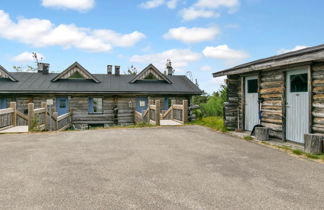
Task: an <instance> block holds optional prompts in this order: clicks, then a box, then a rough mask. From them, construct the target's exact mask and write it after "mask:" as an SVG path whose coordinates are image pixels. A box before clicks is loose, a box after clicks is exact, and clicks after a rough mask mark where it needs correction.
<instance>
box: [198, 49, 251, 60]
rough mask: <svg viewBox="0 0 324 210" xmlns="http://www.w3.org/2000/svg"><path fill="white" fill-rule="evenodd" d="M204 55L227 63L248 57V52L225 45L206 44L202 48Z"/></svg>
mask: <svg viewBox="0 0 324 210" xmlns="http://www.w3.org/2000/svg"><path fill="white" fill-rule="evenodd" d="M203 54H204V56H206V57H209V58H214V59H219V60H222V61H225V63H227V64H237V63H239V62H241V61H243V60H245V59H246V58H248V57H249V54H248V53H246V52H244V51H240V50H234V49H231V48H229V47H228V46H227V45H219V46H207V47H205V49H204V50H203Z"/></svg>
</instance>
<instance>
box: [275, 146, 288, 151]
mask: <svg viewBox="0 0 324 210" xmlns="http://www.w3.org/2000/svg"><path fill="white" fill-rule="evenodd" d="M278 148H279V149H283V150H286V151H288V150H291V148H290V147H288V146H278Z"/></svg>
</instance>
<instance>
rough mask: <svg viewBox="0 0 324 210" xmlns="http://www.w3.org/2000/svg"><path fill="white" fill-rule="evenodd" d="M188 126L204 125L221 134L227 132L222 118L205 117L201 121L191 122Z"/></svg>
mask: <svg viewBox="0 0 324 210" xmlns="http://www.w3.org/2000/svg"><path fill="white" fill-rule="evenodd" d="M188 125H202V126H206V127H209V128H212V129H214V130H217V131H221V132H226V131H227V130H226V128H225V125H224V120H223V118H222V117H204V118H202V119H200V120H196V121H194V122H190V123H188Z"/></svg>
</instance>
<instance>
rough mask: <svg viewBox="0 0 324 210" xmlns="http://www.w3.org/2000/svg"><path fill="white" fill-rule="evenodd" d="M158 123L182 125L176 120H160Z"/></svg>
mask: <svg viewBox="0 0 324 210" xmlns="http://www.w3.org/2000/svg"><path fill="white" fill-rule="evenodd" d="M160 125H182V123H179V122H176V121H174V120H160Z"/></svg>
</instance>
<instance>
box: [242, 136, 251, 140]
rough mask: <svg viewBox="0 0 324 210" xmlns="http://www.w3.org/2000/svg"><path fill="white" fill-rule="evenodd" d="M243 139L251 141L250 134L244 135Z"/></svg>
mask: <svg viewBox="0 0 324 210" xmlns="http://www.w3.org/2000/svg"><path fill="white" fill-rule="evenodd" d="M243 139H244V140H246V141H252V140H253V138H252V136H244V137H243Z"/></svg>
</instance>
